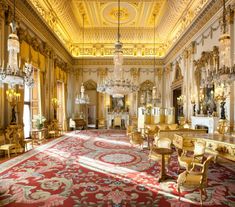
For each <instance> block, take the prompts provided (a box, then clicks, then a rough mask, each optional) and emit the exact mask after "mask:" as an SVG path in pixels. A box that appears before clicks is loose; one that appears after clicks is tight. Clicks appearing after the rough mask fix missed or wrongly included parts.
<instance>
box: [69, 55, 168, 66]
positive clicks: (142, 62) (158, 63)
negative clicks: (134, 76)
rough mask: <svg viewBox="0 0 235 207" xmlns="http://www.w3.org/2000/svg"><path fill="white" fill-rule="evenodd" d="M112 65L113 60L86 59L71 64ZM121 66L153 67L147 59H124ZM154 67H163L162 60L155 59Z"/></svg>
mask: <svg viewBox="0 0 235 207" xmlns="http://www.w3.org/2000/svg"><path fill="white" fill-rule="evenodd" d="M82 63H83V65H113V58H102V59H101V58H88V59H83V60H82V59H74V62H73V64H74V65H75V66H76V65H82ZM123 65H124V66H125V65H138V66H140V65H146V66H153V65H154V60H153V59H147V58H142V59H141V58H126V57H124V63H123ZM156 66H163V60H162V59H157V60H156Z"/></svg>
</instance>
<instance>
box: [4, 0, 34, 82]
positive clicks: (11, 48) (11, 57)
mask: <svg viewBox="0 0 235 207" xmlns="http://www.w3.org/2000/svg"><path fill="white" fill-rule="evenodd" d="M10 26H11V30H12V33H11V34H10V35H9V37H8V42H7V46H8V52H9V54H8V64H7V66H6V68H5V65H4V61H2V67H1V71H0V82H2V83H7V84H9V85H10V86H11V87H14V86H15V85H17V84H18V85H21V86H24V84H26V85H27V86H29V87H32V86H33V84H34V80H33V77H32V74H33V67H32V65H31V64H28V63H25V65H24V70H23V71H22V70H20V68H19V66H20V63H19V64H18V58H17V54H18V53H19V51H20V43H19V38H18V36H17V34H16V32H17V31H16V27H17V25H16V22H15V0H14V18H13V21H12V22H11V23H10Z"/></svg>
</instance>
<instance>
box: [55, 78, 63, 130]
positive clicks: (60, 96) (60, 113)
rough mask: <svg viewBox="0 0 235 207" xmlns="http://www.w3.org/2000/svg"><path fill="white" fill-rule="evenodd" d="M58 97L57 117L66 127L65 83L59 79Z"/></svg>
mask: <svg viewBox="0 0 235 207" xmlns="http://www.w3.org/2000/svg"><path fill="white" fill-rule="evenodd" d="M57 99H58V102H59V107H58V109H57V119H58V121H59V123H60V124H61V125H62V127H63V129H64V124H65V123H64V120H65V100H64V83H63V82H61V81H57Z"/></svg>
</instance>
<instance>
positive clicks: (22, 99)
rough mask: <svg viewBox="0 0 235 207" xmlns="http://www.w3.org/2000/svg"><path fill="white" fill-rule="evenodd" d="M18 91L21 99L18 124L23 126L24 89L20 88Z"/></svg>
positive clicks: (18, 106) (18, 108) (18, 107)
mask: <svg viewBox="0 0 235 207" xmlns="http://www.w3.org/2000/svg"><path fill="white" fill-rule="evenodd" d="M18 92H19V93H20V101H19V103H18V105H17V116H18V124H20V125H22V126H23V124H24V123H23V114H24V89H23V88H18Z"/></svg>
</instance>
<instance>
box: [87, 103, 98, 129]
mask: <svg viewBox="0 0 235 207" xmlns="http://www.w3.org/2000/svg"><path fill="white" fill-rule="evenodd" d="M87 110H88V125H87V126H88V128H96V106H95V105H94V104H89V105H88V109H87Z"/></svg>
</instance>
